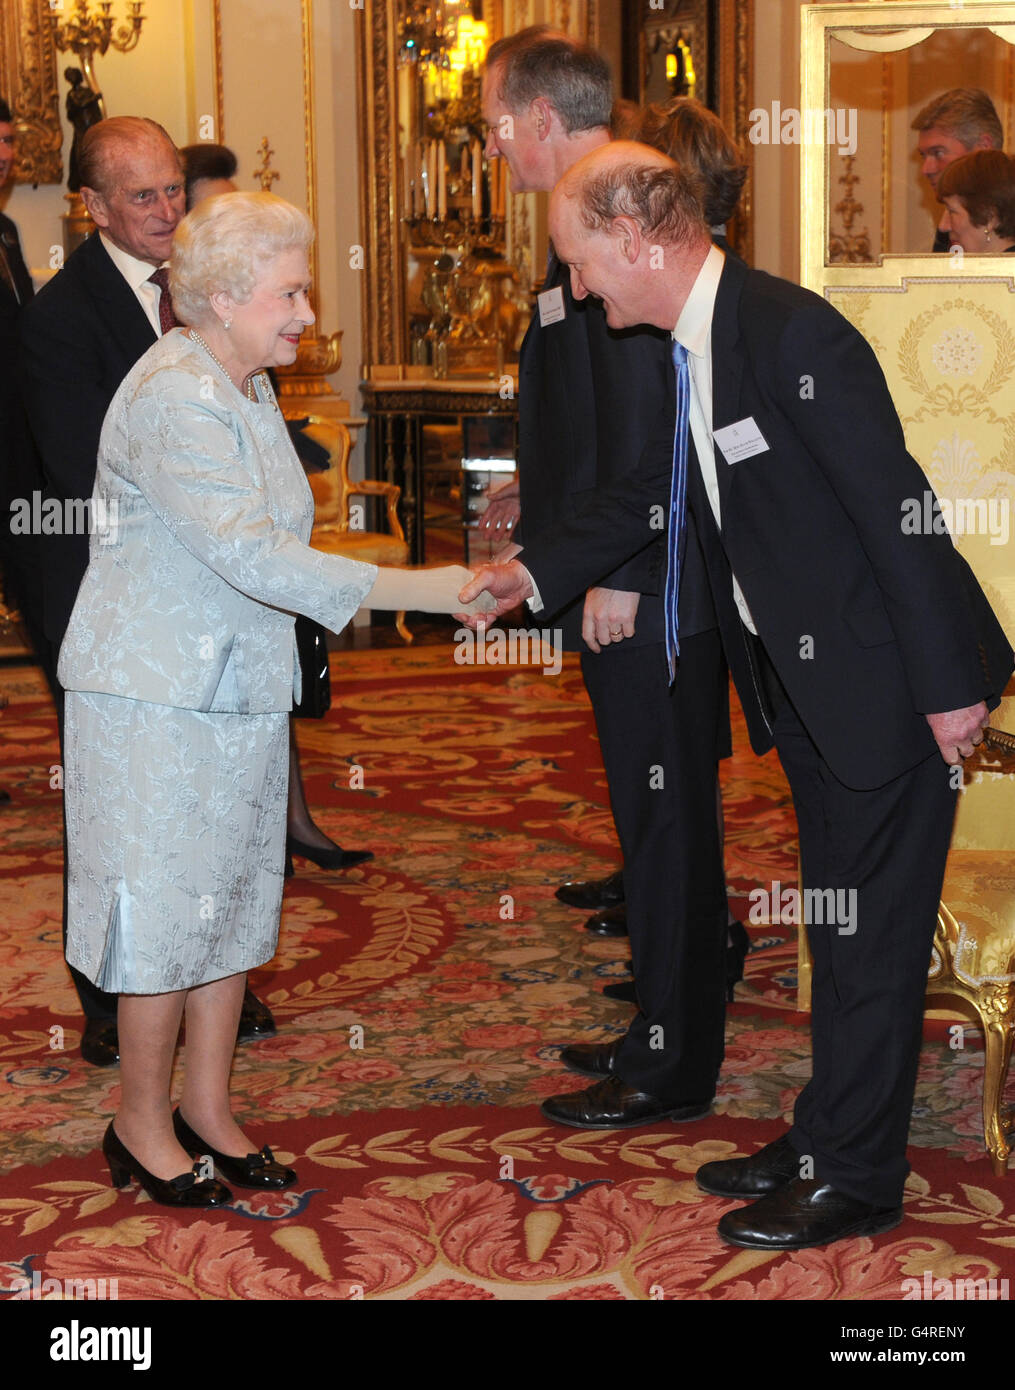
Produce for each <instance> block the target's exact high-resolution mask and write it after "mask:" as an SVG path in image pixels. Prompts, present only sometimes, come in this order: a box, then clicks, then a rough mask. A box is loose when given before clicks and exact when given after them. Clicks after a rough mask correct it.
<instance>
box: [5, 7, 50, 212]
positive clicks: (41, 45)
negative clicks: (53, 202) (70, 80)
mask: <svg viewBox="0 0 1015 1390" xmlns="http://www.w3.org/2000/svg"><path fill="white" fill-rule="evenodd" d="M0 94H2V95H3V96H4V97H5V99H6V100H7V102H8V104H9V105H10V107H11V111H12V112H13V114H14V124H15V128H16V129H17V133H18V159H17V164H16V166H15V171H14V179H15V182H17V183H32V184H38V183H62V182H63V160H62V159H61V157H60V151H61V145H62V143H63V135H62V133H61V130H60V107H59V93H58V90H57V69H56V49H55V47H54V44H53V39H52V36H51V33H50V25H49V0H3V5H2V6H0Z"/></svg>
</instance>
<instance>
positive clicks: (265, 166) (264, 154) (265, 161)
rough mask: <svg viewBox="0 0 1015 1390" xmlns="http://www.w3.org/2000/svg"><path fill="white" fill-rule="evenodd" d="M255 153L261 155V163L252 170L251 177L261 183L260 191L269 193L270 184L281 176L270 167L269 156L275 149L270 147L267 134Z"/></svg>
mask: <svg viewBox="0 0 1015 1390" xmlns="http://www.w3.org/2000/svg"><path fill="white" fill-rule="evenodd" d="M257 153H258V154H259V155H260V156H261V163H260V167H259V168H257V169H255V170H254V172H253V175H252V177H253V178H255V179H257V181H258V183H259V184H260V185H261V192H262V193H270V192H271V185H272V184H273V183H275V182H276V181H277V180H278V179H280V178H281V177H282V176H281V174H280V173H279V172H278V170H277V169H273V168H272V167H271V157H272V155H273V154H274V153H275V151H274V150H273V149H272V148H271V144H270V142H269V140H268V137H267V135H266V136H265V137H264V139H263V140H262V141H261V143H260V144H259V145H258V147H257Z"/></svg>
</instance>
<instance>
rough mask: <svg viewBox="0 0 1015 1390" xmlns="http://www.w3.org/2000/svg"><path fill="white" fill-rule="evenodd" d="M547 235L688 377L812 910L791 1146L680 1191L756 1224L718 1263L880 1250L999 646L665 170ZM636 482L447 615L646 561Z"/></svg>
mask: <svg viewBox="0 0 1015 1390" xmlns="http://www.w3.org/2000/svg"><path fill="white" fill-rule="evenodd" d="M550 228H551V235H552V236H553V238H554V241H555V244H556V246H557V250H558V254H559V255H560V256H561V258H562V259H563V260H566V261H567V262H568V263H569V265H570V270H571V279H572V287H573V289H574V292H575V294H576V296H577V297H579V298H580V297H582V296H584V295H585V294H596V295H599V296H600V297H601V298H602V300H603V303H604V304H605V306H606V313H607V320H608V322H609V323H610V324H611V325H612V326H615V327H617V328H623V327H627V326H629V325H631V324H636V323H641V322H649V323H653V324H656V325H657V326H658V327H661V328H665V327H667V326H669V327H670V331H671V332H672V334H673V337H674V341H675V343H676V344H677V345H678V346H677V348H676V349H675V354H676V357H677V359H678V361H679V360H681V359H683V358H686V376H684V377H683V380H684V382H685V385H686V387H687V388H688V389H687V390H686V392H685V399H686V401H687V409H686V411H685V412H681V418H679V419H678V427H677V432H676V447H675V450H674V453H675V455H676V456H677V457H678V458H681V457H683V458H684V459H685V460H686V464H687V467H686V471H684V474H683V477H684V483H685V485H686V509H687V512H688V513H689V514H690V515H692V516H693V518H694V519H695V521H696V523H697V527H698V532H699V536H700V538H701V541H702V546H703V549H704V552H705V559H706V565H707V568H708V572H709V580H710V584H711V588H712V594H713V598H714V600H715V603H716V609H717V613H718V617H719V622H720V627H721V631H722V638H723V646H724V648H725V651H726V655H727V658H728V660H729V664H730V667H731V670H732V672H733V676H734V679H735V681H736V684H737V689H738V692H739V694H740V698H741V701H742V703H743V705H744V709H745V713H746V715H747V720H748V725H749V729H750V733H751V739H752V743H753V745H754V747H755V749H756V751H758V752H764V751H766V750H767V749H768V748H770V747H772V746H773V745H774V746H775V747H776V748H777V750H778V752H779V757H780V759H781V761H782V763H783V767H784V768H785V771H786V774H787V776H788V778H789V782H790V787H791V789H792V792H793V798H794V804H795V806H796V811H797V819H798V822H799V830H800V846H801V857H802V872H803V880H804V886H805V888H806V889H807V890H809V892H810V893H811V894H812V901H814V902H818V901H820V902H821V904H822V907H823V909H824V910H823V912H822V913H821V914H820V920H816V919H815V916H813V915H812V917H811V920H810V925H809V939H810V945H811V951H812V954H813V957H814V988H813V1012H812V1036H813V1074H812V1078H811V1080H810V1082H809V1083H808V1085H807V1086H806V1087H805V1088H804V1090H803V1091H802V1092H801V1094H800V1096H799V1097H798V1099H797V1103H796V1108H795V1111H794V1122H793V1126H792V1128H791V1129H790V1130H789V1132H788V1133H787V1134H786V1135H785V1136H783V1137H782V1138H781V1139H779V1140H776V1141H775V1142H774V1143H773V1144H769V1145H767V1146H766V1147H765V1148H763V1149H762V1150H760V1152H758V1153H756V1154H754V1155H753V1156H752V1157H750V1158H747V1159H734V1160H730V1161H728V1162H721V1163H710V1164H706V1165H705V1167H704V1168H702V1169H700V1170H699V1173H698V1182H699V1185H700V1186H701V1187H702V1188H704V1190H705V1191H707V1192H711V1193H716V1194H718V1195H722V1196H728V1197H740V1198H744V1199H754V1203H753V1205H751V1206H748V1207H744V1208H740V1209H738V1210H734V1211H731V1212H729V1213H727V1214H726V1215H725V1216H724V1217H723V1218H722V1220H721V1221H720V1223H719V1232H720V1235H722V1237H723V1238H724V1239H725V1240H727V1241H729V1242H730V1243H732V1244H736V1245H744V1246H749V1247H754V1248H759V1249H765V1250H780V1249H798V1248H803V1247H806V1246H812V1245H824V1244H828V1243H830V1242H831V1241H835V1240H839V1239H843V1238H845V1237H849V1236H855V1235H872V1234H875V1233H877V1232H880V1231H885V1230H889V1229H891V1227H893V1226H894V1225H896V1224H897V1223H898V1222H899V1221H900V1220H901V1219H902V1190H903V1184H904V1181H905V1178H906V1174H907V1172H908V1165H907V1163H906V1137H907V1133H908V1127H909V1115H910V1109H911V1105H912V1098H913V1090H914V1085H915V1080H916V1069H917V1062H918V1059H919V1049H920V1037H921V1021H922V1014H923V998H924V991H925V987H926V979H927V968H928V964H929V958H930V946H931V940H932V937H933V932H934V925H935V920H936V911H937V902H938V896H939V893H940V887H941V881H942V878H943V875H944V864H945V858H946V855H947V851H948V843H949V839H950V835H951V824H952V817H953V813H954V805H955V796H956V788H957V786H958V784H959V783H960V781H961V777H960V776H959V777H956V776H955V766H946V764H950V765H957V764H959V763H960V762H961V759H962V758H963V757H968V756H969V755H970V754H971V753H972V751H973V747H974V745H975V744H976V743H977V742H978V741H980V739H981V737H982V729H983V726H984V723H985V722H986V718H987V706H988V704H990V705H994V704H996V703H997V701H998V700H999V698H1000V694H1001V691H1002V690H1003V688H1004V686H1005V684H1006V682H1007V680H1008V678H1009V676H1010V674H1011V671H1012V651H1011V646H1010V645H1009V643H1008V641H1007V639H1006V637H1005V635H1004V633H1003V632H1002V631H1001V629H1000V627H999V625H998V623H997V620H996V619H995V617H994V615H993V613H992V612H991V610H990V608H989V606H988V605H987V602H986V600H985V599H984V597H983V594H982V592H981V591H980V588H979V586H978V585H977V584H976V581H975V580H974V579H973V576H972V574H971V573H970V571H969V569H968V567H967V566H966V565H965V563H964V562H963V561H962V559H961V558H960V557H959V555H958V553H957V552H956V550H955V549H954V547H953V545H952V543H951V540H950V538H949V537H948V536H947V534H939V533H937V532H935V531H934V530H933V529H930V530H928V532H927V533H926V534H918V535H912V534H907V533H904V531H903V526H902V520H903V517H904V516H905V515H906V509H907V502H908V501H909V500H910V499H912V498H913V497H922V496H923V495H924V493H925V492H926V491H927V490H928V489H929V484H928V482H927V479H926V478H925V476H924V474H923V473H922V471H921V470H920V468H919V465H918V464H917V463H916V462H915V460H914V459H912V458H911V457H910V455H909V454H908V453H907V452H906V448H905V441H904V439H903V434H902V428H901V425H900V423H899V420H898V416H897V415H896V413H895V410H894V407H893V405H892V401H891V397H890V396H889V393H888V389H887V386H886V384H885V380H884V377H883V375H882V373H881V370H880V368H879V366H878V364H877V360H876V358H875V357H874V354H873V352H872V351H871V349H870V347H869V346H868V344H867V343H866V341H865V340H864V339H863V338H862V337H861V336H860V334H859V333H858V332H857V331H856V330H855V329H854V328H853V327H852V326H851V325H850V324H849V323H848V322H847V321H846V320H845V319H844V318H842V317H841V316H840V315H839V314H838V313H837V312H836V311H835V310H834V309H832V308H831V307H830V306H829V305H828V304H827V303H826V302H825V301H824V300H822V299H820V298H819V297H818V296H816V295H814V294H811V293H810V292H808V291H806V290H802V289H800V288H799V287H797V286H795V285H791V284H789V283H787V282H786V281H782V280H777V279H774V278H773V277H771V276H768V275H764V274H762V273H761V272H757V271H751V270H748V269H747V267H746V266H743V265H741V264H738V263H737V262H736V261H734V260H732V259H729V258H724V257H723V255H722V252H721V251H719V250H718V249H717V248H715V247H713V246H712V244H711V241H710V239H709V237H708V232H707V228H706V227H705V226H704V223H703V220H702V216H701V209H700V206H699V204H698V202H697V199H696V196H695V194H694V191H693V189H692V188H691V186H690V185H689V183H688V181H687V180H686V178H684V176H683V175H682V174H681V172H680V170H679V169H678V168H677V166H676V165H674V164H673V163H672V162H671V161H669V160H667V159H666V158H665V156H662V155H659V154H658V153H656V152H655V151H652V150H649V149H647V148H646V147H644V146H640V145H613V146H610V147H609V148H608V149H606V150H603V151H597V152H595V153H594V154H592V155H591V156H589V157H587V158H586V159H584V160H583V161H581V163H579V164H578V165H576V166H575V167H574V168H573V169H572V170H571V171H570V173H569V174H568V176H567V177H566V178H565V179H564V180H562V182H561V183H560V184H559V185H558V187H557V189H556V190H555V192H554V196H553V201H552V203H551V210H550ZM681 437H682V438H683V441H684V444H683V448H681V446H680V439H681ZM640 465H641V466H640V467H639V470H638V472H637V476H635V477H632V478H629V479H628V480H627V485H626V487H625V488H624V489H623V490H622V491H621V490H616V491H613V492H604V493H600V494H598V495H597V496H596V497H594V498H592V499H590V501H589V503H588V504H587V505H585V506H583V508H582V512H581V515H580V516H577V517H576V518H575V519H573V520H572V522H570V523H568V524H567V525H565V526H564V527H563V528H558V529H557V531H556V532H555V534H554V535H553V536H552V537H551V536H544V537H535V538H533V540H532V541H530V542H529V543H527V544H526V547H525V549H524V551H523V552H522V560H523V561H524V568H523V566H522V565H521V564H520V563H519V562H518V561H517V560H515V561H513V562H512V563H510V564H509V565H508V566H506V567H504V568H503V569H502V570H500V571H498V570H496V569H491V568H486V569H484V570H483V571H481V572H480V574H479V575H478V576H477V579H476V582H475V584H474V585H472V586H470V587H469V589H468V590H466V592H465V594H463V598H467V597H468V596H469V593H470V592H471V589H473V588H475V587H477V586H483V587H487V588H490V589H491V590H492V592H494V593H498V594H499V595H500V596H501V597H502V602H503V604H505V605H508V604H511V603H514V602H517V601H518V600H519V598H524V597H528V596H529V594H530V593H536V594H538V599H537V600H536V601H537V602H538V601H539V600H541V601H542V603H544V604H546V605H547V606H552V605H553V604H555V603H557V602H559V601H561V600H562V599H564V598H566V597H567V595H569V594H572V593H574V592H576V591H577V590H579V589H580V587H581V585H582V583H584V582H587V578H588V575H589V573H590V572H594V570H595V569H596V568H597V567H598V566H600V565H602V564H604V563H612V564H616V563H619V562H620V561H622V560H623V558H624V556H625V555H626V554H629V553H631V552H632V551H633V550H636V549H637V548H638V547H639V546H641V545H644V544H646V543H648V541H649V540H650V539H651V535H650V520H649V517H650V509H651V508H652V507H653V506H656V505H658V504H659V503H660V501H661V499H662V498H664V497H665V498H668V499H669V515H670V516H671V519H672V520H671V532H675V533H676V534H677V535H678V536H679V533H680V529H681V524H682V508H681V506H680V505H679V496H680V491H681V489H680V486H679V483H678V482H677V483H675V479H677V478H678V476H679V475H680V473H681V470H680V468H676V469H670V468H667V467H666V466H665V463H664V461H663V459H662V457H661V456H659V455H656V456H654V457H653V456H650V455H644V456H643V458H642V460H640ZM678 549H679V547H677V546H674V545H672V544H671V546H670V553H671V561H670V563H671V566H672V563H673V562H672V555H673V552H674V550H678ZM495 586H496V587H495ZM673 617H674V615H672V614H670V613H668V622H670V623H672V621H673ZM671 630H672V629H671ZM673 638H674V640H675V641H679V642H680V647H681V650H682V648H683V640H682V638H681V637H680V634H679V630H677V631H675V632H673ZM942 759H943V761H942ZM818 893H821V894H822V897H821V899H820V900H819V899H818V897H817V894H818Z"/></svg>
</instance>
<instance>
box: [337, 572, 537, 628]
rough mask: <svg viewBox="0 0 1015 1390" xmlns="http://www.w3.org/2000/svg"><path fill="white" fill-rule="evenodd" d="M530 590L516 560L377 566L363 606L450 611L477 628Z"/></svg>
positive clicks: (506, 609)
mask: <svg viewBox="0 0 1015 1390" xmlns="http://www.w3.org/2000/svg"><path fill="white" fill-rule="evenodd" d="M531 594H532V582H531V580H530V579H529V576H528V573H527V571H526V570H525V569H523V568H522V566H521V565H520V564H518V562H517V561H515V560H510V561H509V562H508V563H507V564H503V565H482V566H480V567H479V568H478V569H477V570H476V572H475V573H473V572H472V571H471V570H468V569H466V568H465V566H464V565H441V566H439V567H437V568H436V569H387V568H382V569H379V570H378V571H377V578H376V579H375V581H374V586H373V588H372V589H371V590H370V592H369V594H367V596H366V598H365V599H364V600H363V604H364V607H366V608H385V609H393V610H395V611H396V612H397V611H399V610H404V609H415V610H417V611H418V612H421V613H451V614H453V615H454V617H456V618H458V619H460V621H461V622H463V623H464V624H465V625H466V626H467V627H470V628H472V630H473V631H476V630H477V629H478V628H480V627H482V626H484V625H485V624H486V623H487V622H490V621H492V620H493V619H494V618H499V617H500V616H501V614H503V613H507V612H508V610H509V609H511V608H516V607H517V606H518V604H519V603H521V602H522V600H523V599H526V598H529V597H530V596H531Z"/></svg>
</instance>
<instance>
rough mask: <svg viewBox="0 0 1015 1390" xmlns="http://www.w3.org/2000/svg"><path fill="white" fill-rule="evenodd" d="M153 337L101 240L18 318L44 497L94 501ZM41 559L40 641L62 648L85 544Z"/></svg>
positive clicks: (79, 253)
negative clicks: (103, 453) (113, 430)
mask: <svg viewBox="0 0 1015 1390" xmlns="http://www.w3.org/2000/svg"><path fill="white" fill-rule="evenodd" d="M156 337H157V335H156V333H155V330H154V329H153V328H152V326H151V324H150V323H149V321H148V317H147V315H146V314H145V312H144V310H143V309H142V307H141V305H140V303H139V302H138V300H137V297H136V295H135V294H134V293H133V291H132V290H131V288H130V286H129V285H128V284H127V282H126V280H125V279H124V278H123V276H122V275H121V274H120V272H119V271H118V270H117V268H116V266H115V265H114V264H113V262H112V261H111V260H110V258H109V255H108V254H107V252H106V249H105V247H104V246H103V245H102V242H101V240H100V239H99V236H98V234H96V235H94V236H92V237H90V238H89V239H88V240H87V241H86V242H84V244H83V245H81V246H79V247H78V249H77V250H76V251H75V252H74V254H73V255H72V256H70V257H68V260H67V263H66V265H65V266H64V267H63V269H62V270H61V271H59V272H58V273H57V274H56V275H55V276H54V277H53V279H52V280H51V281H50V282H49V284H47V285H45V286H44V287H43V288H42V289H41V290H40V291H39V293H38V295H36V297H35V299H34V300H33V301H32V303H31V304H30V305H29V306H28V308H27V309H26V310H25V312H24V313H23V314H22V316H21V324H20V338H21V359H22V382H23V389H24V398H25V405H26V407H27V411H28V419H29V424H30V425H31V429H32V434H33V435H34V438H35V442H36V445H37V447H38V451H39V455H40V457H41V461H42V471H43V475H44V479H45V496H46V497H47V498H49V497H56V498H60V499H68V498H82V499H87V498H89V497H91V495H92V486H93V484H94V482H95V460H96V455H97V453H98V448H99V434H100V433H101V430H102V422H103V419H104V418H105V414H106V410H107V409H108V407H109V403H110V401H111V400H112V399H113V395H114V393H115V392H116V389H117V387H118V386H119V385H120V383H121V381H123V378H124V377H125V376H126V375H127V373H128V371H129V370H130V369H131V367H133V365H134V363H135V362H136V361H137V360H138V358H139V357H140V356H141V355H142V353H144V352H146V351H147V350H148V348H150V347H151V345H152V343H154V342H155V339H156ZM44 552H45V554H46V560H45V568H44V598H45V625H46V634H47V636H48V637H50V638H51V639H52V640H53V641H54V642H56V643H59V642H60V641H61V640H62V638H63V634H64V631H65V630H66V627H67V622H68V620H69V618H70V613H71V609H72V608H73V606H74V600H75V598H76V597H77V591H78V587H79V586H80V583H81V580H82V578H83V576H84V572H85V570H86V569H87V568H88V537H87V535H70V536H63V535H53V536H49V537H46V538H45V545H44Z"/></svg>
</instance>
